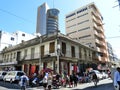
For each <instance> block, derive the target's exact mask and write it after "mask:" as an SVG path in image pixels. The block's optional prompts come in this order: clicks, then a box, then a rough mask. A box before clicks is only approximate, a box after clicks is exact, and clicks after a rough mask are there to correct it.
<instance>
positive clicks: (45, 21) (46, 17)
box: [36, 3, 59, 35]
mask: <svg viewBox="0 0 120 90" xmlns="http://www.w3.org/2000/svg"><path fill="white" fill-rule="evenodd" d="M58 14H59V10H58V9H55V8H53V9H49V7H48V5H47V4H46V3H44V4H43V5H41V6H40V7H38V12H37V29H36V33H40V34H41V35H45V34H51V33H54V32H57V31H58Z"/></svg>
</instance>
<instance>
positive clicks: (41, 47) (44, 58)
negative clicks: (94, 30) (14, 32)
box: [0, 33, 99, 76]
mask: <svg viewBox="0 0 120 90" xmlns="http://www.w3.org/2000/svg"><path fill="white" fill-rule="evenodd" d="M1 56H2V58H1V61H2V62H1V63H0V66H1V67H0V68H1V69H2V70H23V71H24V72H25V73H26V74H27V75H28V76H30V75H32V74H33V73H34V72H36V73H39V71H41V70H43V69H45V68H50V69H52V70H54V71H56V72H58V73H60V74H61V73H66V74H71V73H72V72H73V71H74V72H81V73H83V72H85V71H86V70H87V69H88V68H94V69H96V68H97V64H96V63H99V62H97V61H96V60H95V57H96V51H95V50H94V49H91V48H89V47H86V46H84V45H81V44H80V43H78V42H77V41H74V40H72V39H71V38H69V37H67V36H66V35H63V34H60V33H58V34H52V35H43V36H40V37H36V38H34V39H31V40H29V41H26V42H22V43H20V44H18V45H16V46H13V47H9V48H6V49H4V50H3V51H2V53H1ZM95 64H96V65H95ZM95 66H96V67H95Z"/></svg>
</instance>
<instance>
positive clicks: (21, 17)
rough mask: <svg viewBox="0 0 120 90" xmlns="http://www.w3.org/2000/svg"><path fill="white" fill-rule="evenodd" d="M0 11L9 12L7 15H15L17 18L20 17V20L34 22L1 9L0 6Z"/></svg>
mask: <svg viewBox="0 0 120 90" xmlns="http://www.w3.org/2000/svg"><path fill="white" fill-rule="evenodd" d="M0 11H1V12H4V13H7V14H9V15H12V16H15V17H17V18H19V19H21V20H24V21H26V22H29V23H34V22H32V21H30V20H28V19H25V18H23V17H21V16H18V15H15V14H13V13H11V12H9V11H7V10H3V9H1V8H0Z"/></svg>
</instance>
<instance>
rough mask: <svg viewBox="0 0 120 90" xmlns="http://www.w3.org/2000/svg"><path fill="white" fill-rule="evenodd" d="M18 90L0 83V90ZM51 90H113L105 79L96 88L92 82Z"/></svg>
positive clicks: (17, 87)
mask: <svg viewBox="0 0 120 90" xmlns="http://www.w3.org/2000/svg"><path fill="white" fill-rule="evenodd" d="M8 89H9V90H20V88H19V86H18V85H17V84H10V83H3V82H0V90H8ZM27 90H43V88H42V87H35V88H27ZM53 90H114V87H113V84H112V80H111V79H105V80H101V81H99V83H98V86H97V87H95V86H94V84H93V82H91V83H84V84H79V85H78V86H77V87H76V88H69V87H67V88H60V89H53Z"/></svg>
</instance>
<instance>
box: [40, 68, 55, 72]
mask: <svg viewBox="0 0 120 90" xmlns="http://www.w3.org/2000/svg"><path fill="white" fill-rule="evenodd" d="M42 71H43V72H51V71H53V70H52V69H51V68H45V69H43V70H42Z"/></svg>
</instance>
